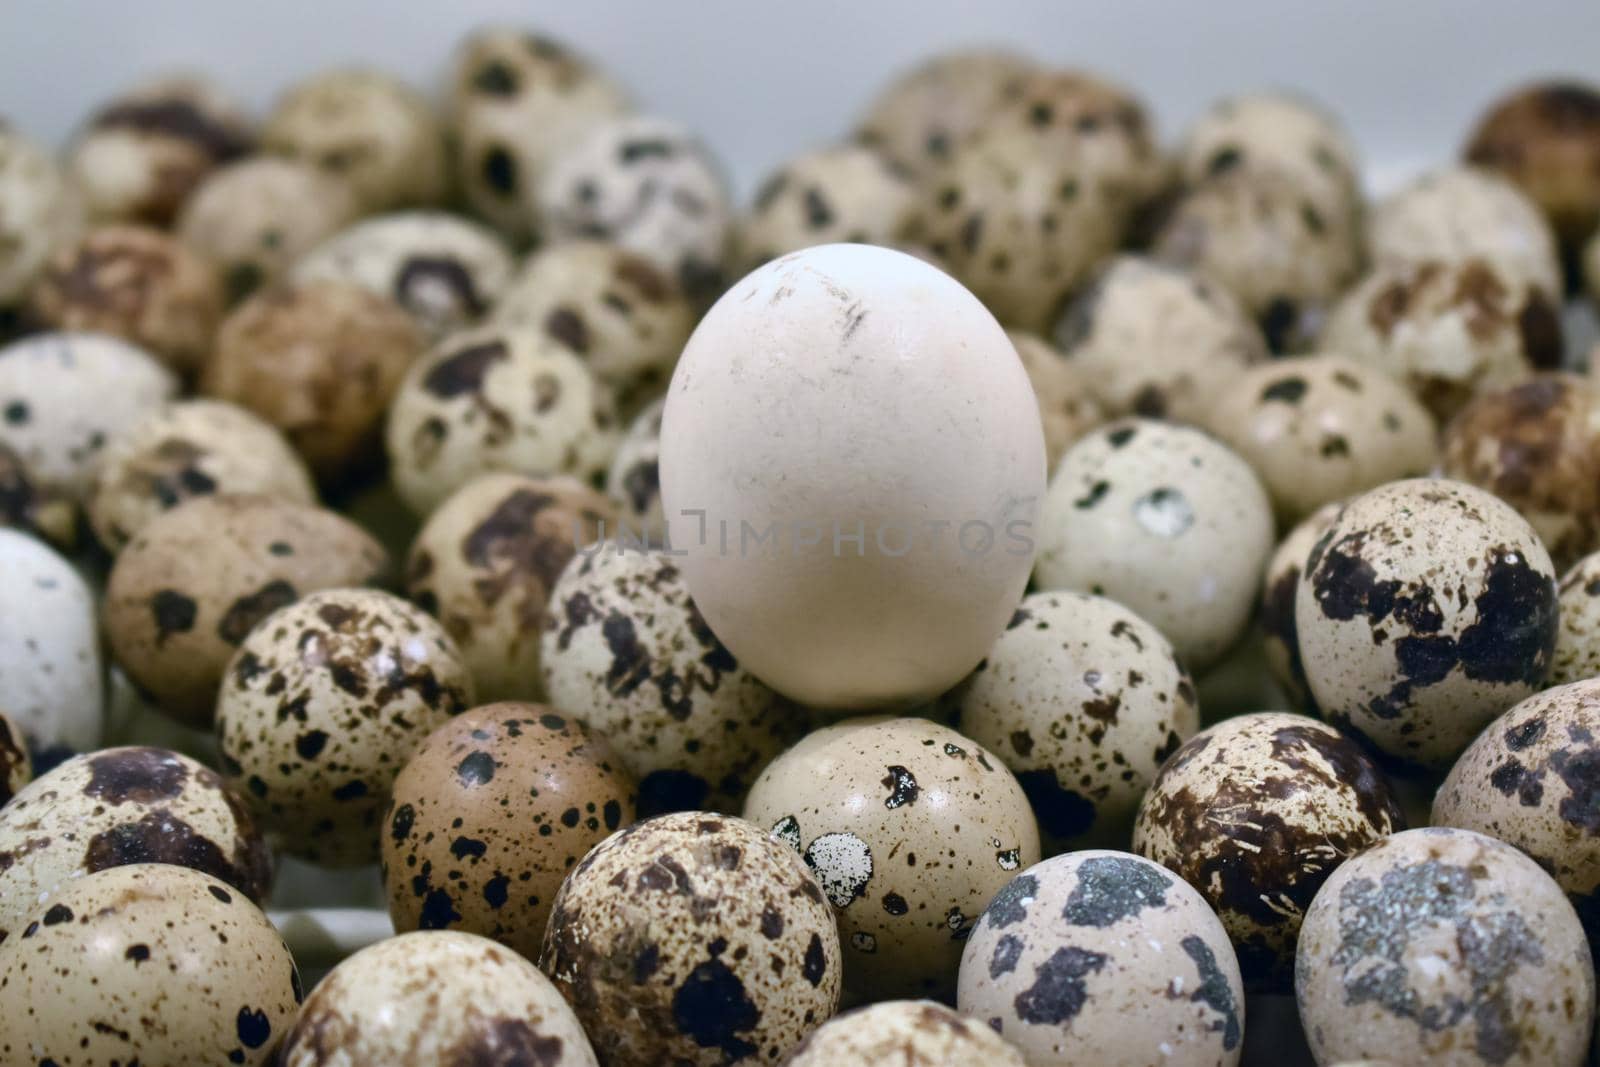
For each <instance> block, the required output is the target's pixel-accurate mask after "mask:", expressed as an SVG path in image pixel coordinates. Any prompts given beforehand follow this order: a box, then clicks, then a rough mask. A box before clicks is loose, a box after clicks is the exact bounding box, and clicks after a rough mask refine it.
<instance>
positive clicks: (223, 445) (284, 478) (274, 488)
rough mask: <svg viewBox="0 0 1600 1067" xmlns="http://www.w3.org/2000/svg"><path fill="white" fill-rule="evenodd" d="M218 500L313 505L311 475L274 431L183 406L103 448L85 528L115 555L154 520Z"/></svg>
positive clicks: (248, 417) (233, 411) (208, 408)
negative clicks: (184, 506) (198, 500)
mask: <svg viewBox="0 0 1600 1067" xmlns="http://www.w3.org/2000/svg"><path fill="white" fill-rule="evenodd" d="M216 493H259V494H262V495H265V496H273V497H277V498H278V499H281V500H287V501H290V502H292V503H296V504H315V503H316V501H317V491H316V487H315V486H313V485H312V484H311V473H310V471H308V470H307V469H306V465H305V463H303V462H302V461H301V459H300V456H299V455H298V454H297V453H296V452H295V451H294V449H292V448H290V447H289V442H288V441H286V440H284V437H283V435H282V434H281V433H279V432H278V430H277V428H276V427H274V426H272V425H271V424H269V423H267V422H266V421H265V420H263V419H261V418H260V417H259V416H257V415H255V414H253V413H251V412H250V411H247V410H246V409H244V408H241V407H238V406H237V405H234V404H229V403H225V402H223V401H220V400H187V401H184V402H182V403H178V404H173V405H172V406H171V407H168V408H166V409H164V410H162V411H159V412H154V413H152V414H151V415H149V416H148V417H146V418H145V419H143V420H141V421H140V422H139V423H138V424H137V425H135V426H133V427H132V428H130V429H129V430H128V431H127V432H126V433H124V434H122V435H121V436H119V437H117V438H116V439H114V440H113V441H112V442H111V444H110V445H108V446H107V447H106V450H105V455H104V456H103V458H102V459H101V461H100V469H99V472H98V473H97V474H96V476H95V487H94V494H93V495H92V496H91V497H90V498H89V521H90V522H91V523H92V524H93V525H94V531H95V536H96V537H98V538H99V539H100V543H101V544H102V545H104V546H105V547H106V548H107V549H108V550H109V551H111V552H112V553H113V554H114V553H116V552H118V551H120V550H121V549H122V547H123V546H124V545H126V544H127V543H128V541H130V540H131V539H132V538H133V537H134V535H135V534H137V533H138V532H139V531H140V530H142V529H144V527H145V526H146V525H147V524H148V523H149V522H150V521H151V520H152V519H154V518H156V516H158V515H161V514H162V513H164V512H166V511H170V510H171V509H173V508H175V507H177V506H178V505H179V504H181V503H183V502H184V501H185V500H189V499H192V498H194V497H198V496H210V495H212V494H216Z"/></svg>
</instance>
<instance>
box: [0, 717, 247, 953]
mask: <svg viewBox="0 0 1600 1067" xmlns="http://www.w3.org/2000/svg"><path fill="white" fill-rule="evenodd" d="M134 863H170V864H176V865H178V866H181V867H192V868H194V869H196V870H199V871H203V872H205V873H206V874H209V875H212V876H213V877H216V878H220V879H222V880H223V881H224V882H227V883H228V884H229V885H232V886H234V887H235V888H236V889H238V890H239V891H240V892H241V893H242V894H243V895H244V896H246V897H248V898H249V899H251V900H254V901H261V900H263V899H265V897H266V894H267V889H268V888H269V886H270V884H271V880H272V857H271V855H270V854H269V853H268V852H267V847H266V844H265V843H264V842H263V841H262V837H261V833H260V831H259V830H258V829H257V828H256V823H255V820H254V819H253V818H252V817H251V815H250V813H249V812H248V811H247V810H246V809H245V807H244V805H243V804H242V803H241V802H240V801H239V799H238V798H237V797H236V796H235V795H234V794H233V793H231V792H230V791H229V790H228V789H227V788H225V786H224V784H223V781H222V778H221V777H220V776H219V775H218V774H217V773H216V772H215V771H213V770H211V769H210V768H209V767H206V766H204V765H203V764H200V763H197V762H196V761H194V760H192V759H190V758H189V757H187V756H181V755H179V754H178V753H176V752H169V751H167V750H166V749H161V748H147V747H128V748H108V749H103V750H101V751H99V752H93V753H89V754H88V755H83V756H74V757H73V758H72V759H69V760H67V762H65V763H63V764H61V765H60V766H58V767H56V768H55V769H54V770H52V771H50V772H48V773H47V774H44V775H41V776H40V777H39V778H36V779H35V780H34V781H33V782H32V783H31V784H29V785H28V786H26V787H24V788H23V789H22V790H21V791H20V792H18V793H17V795H16V796H14V797H13V798H12V799H11V802H10V803H9V804H7V805H6V806H5V807H4V808H3V809H0V943H4V942H6V941H9V940H11V939H13V938H15V937H17V936H18V935H20V934H21V933H22V931H23V928H24V926H26V924H27V920H28V915H29V912H30V911H31V910H32V909H33V906H34V904H35V903H36V902H37V901H39V900H40V899H42V898H44V897H47V896H50V895H52V894H55V893H59V892H61V891H62V890H63V889H64V888H65V887H66V886H67V885H68V884H69V883H71V882H72V881H74V880H76V879H79V878H82V877H84V876H86V875H92V874H94V873H95V872H96V871H103V870H107V869H109V868H112V867H122V866H126V865H128V864H134Z"/></svg>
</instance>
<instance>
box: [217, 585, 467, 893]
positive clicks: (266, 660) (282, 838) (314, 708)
mask: <svg viewBox="0 0 1600 1067" xmlns="http://www.w3.org/2000/svg"><path fill="white" fill-rule="evenodd" d="M471 703H472V677H471V675H470V674H469V673H468V671H467V668H466V665H465V664H464V663H463V662H462V661H461V654H460V652H459V651H457V649H456V646H455V642H453V641H451V640H450V637H449V635H448V634H446V633H445V631H444V629H443V628H442V627H441V626H440V625H439V624H438V623H437V622H435V621H434V620H433V619H431V618H429V617H428V616H427V615H424V614H423V613H422V612H421V611H420V610H419V609H417V608H415V607H413V606H412V605H411V604H409V603H407V602H406V601H404V600H401V599H399V598H398V597H394V596H390V595H389V594H387V593H381V592H378V591H377V590H373V589H328V590H323V591H320V592H316V593H312V594H311V595H309V596H307V597H305V598H304V599H302V600H299V601H296V602H295V603H293V604H290V605H289V606H288V607H285V608H280V609H279V610H278V611H276V612H274V613H273V614H271V615H269V616H268V617H267V618H266V619H264V620H262V622H261V623H260V624H259V625H257V626H256V628H255V629H253V630H251V631H250V633H249V634H248V635H246V637H245V639H244V641H243V642H242V643H241V644H240V645H239V651H238V653H237V654H236V655H235V656H234V657H233V660H232V661H231V662H230V663H229V664H228V669H227V672H226V673H225V674H224V676H223V683H222V689H221V692H220V694H219V695H218V698H217V739H218V744H219V747H220V753H221V761H222V768H223V772H224V773H225V774H226V776H227V778H228V781H229V782H230V783H232V784H233V785H235V786H236V787H237V788H238V789H239V791H240V793H241V794H243V795H244V797H245V799H246V801H247V802H248V803H249V805H250V806H251V808H252V809H254V810H255V812H256V813H257V814H258V815H259V816H260V818H261V820H262V822H263V824H264V825H265V827H266V829H267V832H268V834H269V835H270V837H271V838H272V840H273V841H274V843H276V844H277V845H278V846H279V847H281V848H282V849H283V850H284V851H286V852H289V853H290V854H292V855H296V856H303V857H305V858H307V859H310V860H312V861H313V862H316V863H321V864H324V865H327V866H351V865H356V864H361V863H370V862H372V861H373V860H374V859H376V858H377V855H378V833H379V829H378V828H379V824H380V822H381V820H382V815H383V812H384V809H385V807H386V806H387V804H388V801H389V788H390V786H391V785H393V783H394V779H395V775H397V774H398V773H399V772H400V768H401V767H402V766H404V765H405V762H406V760H408V759H409V758H410V757H411V754H412V753H413V752H414V751H415V750H416V747H417V746H418V745H419V744H420V743H421V742H422V740H423V738H425V737H427V735H428V734H429V733H430V732H431V731H432V730H434V729H435V728H437V727H439V726H441V725H443V723H444V722H445V720H446V719H448V718H449V717H450V716H452V715H454V714H456V713H457V712H459V711H461V710H463V709H464V708H466V707H468V706H470V705H471Z"/></svg>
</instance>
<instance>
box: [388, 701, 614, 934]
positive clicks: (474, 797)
mask: <svg viewBox="0 0 1600 1067" xmlns="http://www.w3.org/2000/svg"><path fill="white" fill-rule="evenodd" d="M637 792H638V787H637V786H636V785H635V783H634V780H633V775H632V774H631V773H630V772H629V770H628V768H627V767H625V766H624V765H623V763H622V761H621V760H620V759H618V758H617V754H616V753H615V752H613V751H612V750H611V746H610V745H609V744H607V743H606V740H605V738H604V737H602V736H601V735H600V734H598V733H596V732H594V731H592V730H590V729H589V728H588V727H587V726H585V725H584V724H583V723H582V722H579V721H578V720H577V719H574V718H571V717H568V716H565V715H562V714H559V713H557V712H556V711H555V710H554V709H552V708H550V707H547V706H545V705H540V704H516V703H503V704H488V705H485V706H483V707H478V708H473V709H472V710H470V711H465V712H462V713H461V714H460V715H457V716H456V717H455V718H453V719H451V720H450V721H449V722H447V723H445V724H444V725H443V726H441V727H439V729H437V730H435V731H434V732H433V733H431V734H429V735H428V737H427V739H426V740H424V741H423V742H422V744H421V746H419V747H418V749H417V751H416V752H415V753H414V754H413V755H412V757H411V759H410V761H409V762H408V763H407V764H406V765H405V768H404V769H403V770H401V772H400V775H399V777H398V778H396V779H395V783H394V793H393V799H392V800H391V801H390V802H389V810H388V812H387V814H386V815H385V820H384V826H383V829H382V833H381V837H380V841H381V845H382V856H383V881H384V886H385V888H386V889H387V891H388V897H389V916H390V918H392V919H393V920H394V924H395V928H396V929H397V930H419V929H420V930H443V929H453V930H464V931H466V932H467V933H473V934H481V935H483V936H484V937H489V938H493V939H494V940H496V941H498V942H500V943H501V944H503V945H506V946H507V947H509V948H511V949H512V950H514V951H516V952H519V953H521V954H522V955H524V956H526V957H528V958H529V959H535V958H537V957H538V955H539V943H540V941H542V940H543V938H544V928H545V922H546V921H547V920H548V919H549V917H550V907H551V905H552V903H553V902H554V900H555V895H556V890H557V889H558V888H560V886H561V880H562V879H563V878H565V877H566V874H567V872H568V871H569V870H571V869H572V867H573V866H574V865H575V864H576V863H577V862H578V861H579V860H581V859H582V858H583V857H584V855H585V854H587V853H588V851H589V850H590V849H591V848H593V847H594V846H595V845H597V844H599V843H600V841H601V840H602V839H604V838H605V837H606V836H607V835H609V834H611V833H614V832H615V831H616V830H618V829H620V828H621V827H624V826H629V825H631V824H632V823H633V821H634V805H635V799H636V795H637Z"/></svg>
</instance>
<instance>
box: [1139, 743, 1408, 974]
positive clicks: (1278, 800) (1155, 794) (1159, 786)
mask: <svg viewBox="0 0 1600 1067" xmlns="http://www.w3.org/2000/svg"><path fill="white" fill-rule="evenodd" d="M1403 829H1405V816H1404V815H1403V814H1402V813H1401V810H1400V804H1399V802H1398V801H1397V800H1396V799H1395V796H1394V793H1393V792H1392V791H1391V789H1390V787H1389V783H1388V781H1387V780H1386V779H1385V778H1384V777H1383V774H1382V773H1381V772H1380V771H1379V770H1378V768H1377V767H1376V766H1375V765H1374V764H1373V762H1372V760H1371V759H1369V758H1368V757H1367V755H1366V754H1365V753H1364V752H1362V750H1361V748H1360V746H1358V745H1357V744H1356V743H1355V742H1354V741H1352V740H1350V739H1349V738H1347V737H1344V736H1343V735H1341V734H1340V733H1339V731H1337V730H1335V729H1334V728H1333V727H1331V726H1329V725H1327V724H1326V723H1322V722H1318V721H1317V720H1316V719H1312V718H1308V717H1306V716H1304V715H1289V714H1286V713H1283V712H1275V711H1264V712H1256V713H1252V714H1249V715H1240V716H1238V717H1236V718H1232V719H1226V720H1224V721H1223V722H1220V723H1218V724H1217V725H1216V726H1213V727H1211V728H1209V729H1207V730H1204V731H1202V732H1200V733H1199V734H1197V735H1195V736H1194V737H1193V738H1191V739H1190V740H1189V741H1188V742H1187V743H1186V744H1184V745H1183V746H1182V747H1181V748H1179V749H1178V750H1177V751H1176V752H1174V753H1173V754H1172V755H1171V756H1170V757H1169V758H1168V760H1167V762H1166V763H1165V764H1164V765H1163V766H1162V768H1161V774H1160V776H1159V777H1157V778H1156V780H1155V784H1154V785H1152V786H1151V787H1150V791H1149V792H1148V793H1146V794H1145V798H1144V801H1143V803H1142V804H1141V805H1140V807H1139V817H1138V821H1137V822H1136V824H1135V825H1134V828H1133V851H1135V852H1137V853H1138V854H1139V855H1141V856H1144V857H1145V858H1146V859H1150V860H1154V861H1155V862H1157V863H1160V864H1162V865H1163V866H1165V867H1167V868H1168V869H1170V870H1172V871H1174V872H1176V873H1177V874H1178V876H1179V877H1181V878H1182V879H1183V880H1184V881H1186V882H1188V883H1189V884H1190V885H1192V886H1194V887H1195V889H1197V890H1198V891H1199V892H1200V895H1201V896H1202V897H1204V898H1205V901H1206V903H1207V904H1209V905H1210V906H1211V908H1212V909H1213V910H1214V911H1216V913H1217V915H1218V917H1220V918H1221V919H1222V925H1223V927H1224V928H1226V929H1227V931H1228V936H1229V937H1231V938H1232V939H1233V946H1234V949H1235V951H1236V952H1237V953H1238V956H1239V969H1240V971H1241V973H1242V974H1243V975H1244V982H1245V986H1246V988H1248V989H1249V990H1251V991H1252V992H1270V993H1284V992H1288V990H1289V988H1290V986H1291V984H1292V982H1293V979H1294V946H1295V939H1296V937H1297V936H1298V935H1299V933H1300V920H1301V918H1302V916H1303V915H1304V914H1305V909H1306V908H1307V907H1309V906H1310V904H1311V900H1312V898H1313V897H1315V896H1316V895H1317V890H1318V889H1319V888H1320V887H1321V886H1322V883H1323V882H1325V881H1327V879H1328V876H1329V875H1330V874H1332V873H1333V871H1334V870H1335V869H1337V868H1338V866H1339V864H1341V863H1343V862H1344V861H1345V860H1346V859H1347V858H1348V857H1350V856H1352V855H1354V854H1355V853H1357V852H1360V851H1361V850H1362V849H1364V848H1366V847H1367V846H1368V845H1370V844H1372V843H1373V842H1374V841H1377V840H1378V839H1379V838H1382V837H1384V836H1385V835H1387V834H1391V833H1394V832H1395V831H1397V830H1403Z"/></svg>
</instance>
